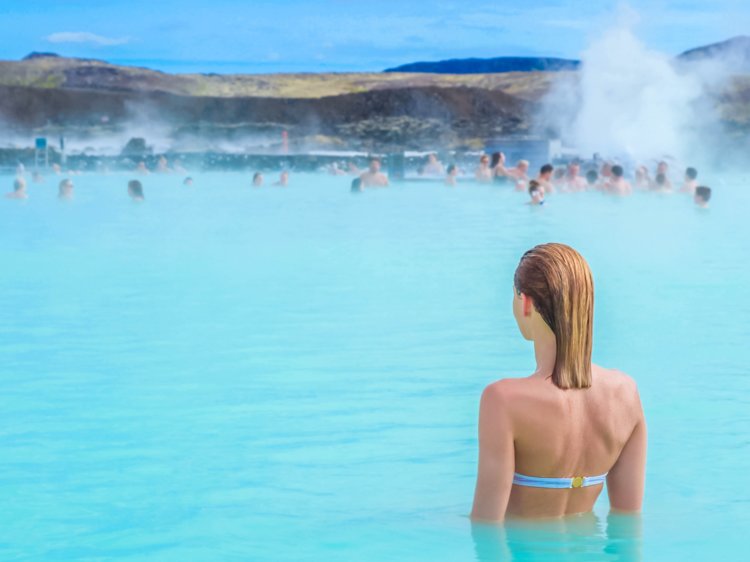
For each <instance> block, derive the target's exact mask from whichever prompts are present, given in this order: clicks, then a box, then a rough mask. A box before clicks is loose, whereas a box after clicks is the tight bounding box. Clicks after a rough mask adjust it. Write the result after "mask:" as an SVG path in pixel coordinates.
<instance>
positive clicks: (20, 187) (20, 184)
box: [13, 176, 26, 193]
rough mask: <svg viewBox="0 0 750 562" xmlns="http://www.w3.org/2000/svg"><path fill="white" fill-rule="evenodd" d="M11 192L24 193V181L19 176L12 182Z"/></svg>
mask: <svg viewBox="0 0 750 562" xmlns="http://www.w3.org/2000/svg"><path fill="white" fill-rule="evenodd" d="M13 191H15V192H16V193H22V192H24V191H26V180H25V179H24V178H22V177H20V176H19V177H17V178H16V179H15V180H13Z"/></svg>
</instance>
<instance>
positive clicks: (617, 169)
mask: <svg viewBox="0 0 750 562" xmlns="http://www.w3.org/2000/svg"><path fill="white" fill-rule="evenodd" d="M624 173H625V170H623V169H622V166H620V165H619V164H616V165H614V166H612V175H613V176H615V177H616V178H621V177H622V176H623V174H624Z"/></svg>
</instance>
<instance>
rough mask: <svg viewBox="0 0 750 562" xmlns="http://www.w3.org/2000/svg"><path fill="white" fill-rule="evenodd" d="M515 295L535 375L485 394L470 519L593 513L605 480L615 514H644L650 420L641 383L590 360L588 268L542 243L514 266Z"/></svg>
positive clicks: (565, 250) (567, 250)
mask: <svg viewBox="0 0 750 562" xmlns="http://www.w3.org/2000/svg"><path fill="white" fill-rule="evenodd" d="M512 298H513V315H514V317H515V320H516V323H517V324H518V329H519V331H520V333H521V336H523V338H524V339H526V340H531V341H533V342H534V355H535V357H536V370H535V371H534V372H533V373H532V374H531V375H530V376H528V377H526V378H507V379H503V380H499V381H497V382H494V383H492V384H490V385H488V386H487V387H486V388H485V389H484V392H483V393H482V398H481V401H480V404H479V422H478V425H479V428H478V429H479V462H478V468H477V481H476V489H475V493H474V506H473V508H472V511H471V518H472V519H473V520H475V521H488V522H489V521H492V522H495V521H502V520H503V519H505V518H506V517H508V516H514V517H526V518H552V517H562V516H565V515H572V514H579V513H581V514H582V513H586V512H590V511H591V509H592V508H593V506H594V503H595V502H596V500H597V498H598V496H599V494H600V493H601V492H602V490H603V484H604V482H605V481H606V483H607V494H608V496H609V505H610V509H612V510H613V511H624V512H637V511H640V509H641V505H642V502H643V492H644V485H645V478H646V477H645V468H646V448H647V445H646V443H647V430H646V421H645V417H644V415H643V408H642V407H641V401H640V398H639V396H638V388H637V386H636V383H635V381H633V379H631V378H630V377H628V376H627V375H626V374H624V373H622V372H620V371H617V370H613V369H605V368H603V367H599V366H598V365H595V364H593V363H592V361H591V349H592V344H593V332H594V330H593V328H594V326H593V323H594V314H593V313H594V284H593V279H592V275H591V270H590V269H589V266H588V264H587V263H586V261H585V260H584V259H583V257H582V256H581V255H580V254H579V253H578V252H576V251H575V250H574V249H573V248H571V247H569V246H566V245H563V244H543V245H541V246H536V247H535V248H532V249H531V250H530V251H528V252H526V253H525V254H524V255H523V257H522V258H521V261H520V263H519V264H518V267H517V269H516V272H515V276H514V282H513V297H512Z"/></svg>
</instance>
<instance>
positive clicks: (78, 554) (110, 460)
mask: <svg viewBox="0 0 750 562" xmlns="http://www.w3.org/2000/svg"><path fill="white" fill-rule="evenodd" d="M195 178H196V183H195V185H194V186H193V187H192V188H186V187H184V186H182V185H181V181H180V180H181V178H178V177H176V176H163V177H154V176H151V177H148V178H145V179H144V180H143V181H144V188H145V192H146V201H145V202H144V203H143V204H133V203H131V202H130V201H129V200H128V199H127V196H126V193H125V185H126V182H127V180H128V179H130V178H128V177H126V176H120V175H113V176H107V177H97V176H80V177H76V178H74V181H75V183H76V199H75V200H74V201H72V202H69V203H61V202H59V201H58V200H57V199H56V197H55V195H56V191H57V188H56V183H57V182H56V181H52V180H51V179H48V181H47V183H45V184H42V185H34V184H32V185H31V186H30V199H29V200H28V201H26V202H18V201H7V200H0V271H1V272H2V273H1V274H0V359H1V361H0V506H2V508H1V509H0V560H3V561H8V560H45V561H48V560H91V561H93V560H159V561H161V560H164V561H185V560H190V561H203V560H205V561H214V560H333V561H337V560H342V561H343V560H362V561H370V560H373V561H374V560H390V561H392V560H430V561H461V560H467V561H470V560H482V561H484V560H496V559H510V558H512V559H513V560H631V559H639V558H640V557H642V558H643V559H645V560H670V559H673V560H685V559H692V560H709V559H713V560H741V559H746V557H747V547H746V540H747V539H746V535H747V530H748V529H750V488H748V485H747V472H748V468H750V393H749V391H750V379H749V378H748V374H749V373H748V370H749V368H748V352H747V349H748V347H747V341H748V335H750V332H749V331H748V328H747V319H748V317H750V299H749V298H748V297H749V296H750V295H749V294H748V286H749V285H748V284H749V283H750V264H749V263H748V258H750V242H749V240H750V221H748V219H747V216H748V209H750V195H749V193H750V192H748V190H747V189H746V188H747V185H745V180H744V179H742V178H737V179H735V180H731V179H725V180H724V181H718V180H714V183H713V187H714V201H712V208H711V209H709V210H708V211H701V210H698V209H696V208H694V206H693V205H692V202H691V201H690V200H689V198H688V197H685V196H680V195H672V196H664V195H662V196H659V195H654V194H637V195H635V196H633V197H630V198H627V199H616V198H611V197H606V196H603V195H601V194H575V195H558V196H552V197H549V200H548V202H547V204H546V205H545V206H544V207H542V208H531V207H528V206H525V205H524V204H523V203H524V202H525V197H524V196H523V194H517V193H511V192H508V191H507V190H505V189H502V188H498V187H495V186H478V185H472V186H463V187H459V188H456V189H450V188H446V187H444V186H442V185H439V184H434V185H431V184H421V183H420V184H416V183H415V184H409V183H407V184H403V185H399V186H396V187H393V188H391V189H388V190H378V191H371V192H367V193H363V194H359V195H352V194H350V193H349V186H348V184H349V181H350V179H349V178H333V177H328V176H323V175H320V176H314V175H306V176H302V175H296V176H292V182H291V185H290V187H289V188H287V189H280V188H270V187H269V188H264V189H252V188H250V187H249V184H250V179H249V177H248V176H247V175H244V176H243V175H240V174H224V175H221V174H215V175H195ZM0 185H2V186H3V187H4V188H5V187H7V188H8V189H9V188H10V178H9V177H7V176H6V177H3V178H0ZM548 241H559V242H565V243H568V244H571V245H573V246H575V247H576V248H577V249H579V250H580V251H581V252H582V253H583V254H584V256H585V257H586V258H587V259H588V260H589V263H590V265H591V267H592V269H593V271H594V276H595V282H596V291H597V292H596V313H595V321H596V326H595V344H594V356H595V360H596V361H597V362H598V363H600V364H603V365H605V366H609V367H616V368H619V369H622V370H624V371H626V372H628V373H630V374H631V375H632V376H633V377H635V379H636V380H637V381H638V384H639V386H640V389H641V395H642V400H643V404H644V408H645V411H646V415H647V419H648V424H649V431H650V446H649V461H648V474H647V490H646V499H645V505H644V512H643V515H642V517H641V518H632V517H609V518H608V516H607V512H608V509H607V503H606V497H604V496H603V497H602V498H601V500H600V501H599V502H598V503H597V506H596V509H595V512H594V514H593V515H589V516H583V517H573V518H567V519H562V520H555V521H547V522H514V523H509V524H507V525H506V526H505V527H482V526H474V527H472V525H471V524H470V522H469V520H468V519H467V517H466V515H467V513H468V512H469V510H470V508H471V499H472V493H473V487H474V478H475V466H476V453H477V441H476V414H477V407H478V401H479V396H480V393H481V391H482V389H483V387H484V386H485V385H486V384H488V383H490V382H492V381H493V380H496V379H498V378H500V377H506V376H524V375H527V374H529V373H530V372H531V371H532V370H533V367H534V365H533V354H532V349H531V347H530V345H529V344H528V343H527V342H525V341H524V340H522V339H521V338H520V336H519V335H518V334H517V329H516V326H515V324H514V321H513V317H512V314H511V309H510V307H511V297H512V276H513V271H514V269H515V266H516V264H517V261H518V259H519V257H520V255H521V254H522V253H523V252H524V251H525V250H527V249H528V248H530V247H531V246H533V245H535V244H537V243H541V242H548Z"/></svg>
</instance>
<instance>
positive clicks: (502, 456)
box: [471, 383, 515, 521]
mask: <svg viewBox="0 0 750 562" xmlns="http://www.w3.org/2000/svg"><path fill="white" fill-rule="evenodd" d="M505 394H506V392H505V391H504V389H503V386H502V385H501V384H500V383H494V384H491V385H489V386H488V387H487V388H485V389H484V392H483V393H482V400H481V402H480V405H479V468H478V470H477V486H476V490H475V491H474V507H473V509H472V510H471V518H472V519H474V520H482V521H500V520H502V519H503V518H504V517H505V510H506V508H507V507H508V498H509V497H510V489H511V486H512V485H513V471H514V470H515V452H514V449H513V430H512V425H511V420H510V413H509V411H508V408H507V397H506V395H505Z"/></svg>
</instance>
